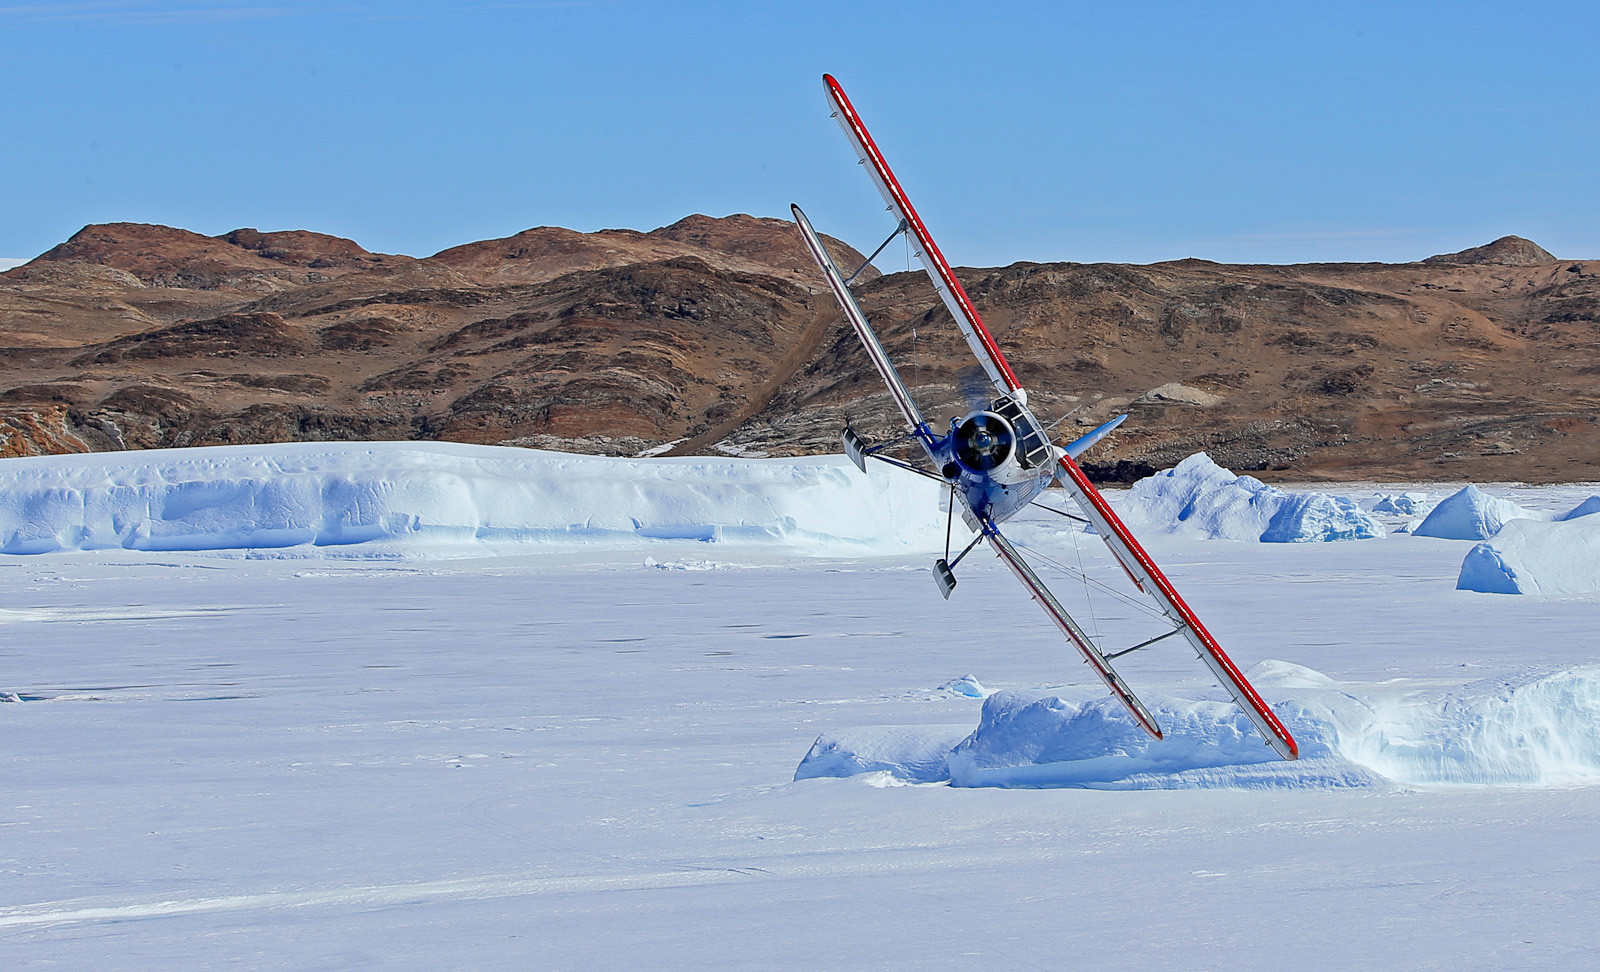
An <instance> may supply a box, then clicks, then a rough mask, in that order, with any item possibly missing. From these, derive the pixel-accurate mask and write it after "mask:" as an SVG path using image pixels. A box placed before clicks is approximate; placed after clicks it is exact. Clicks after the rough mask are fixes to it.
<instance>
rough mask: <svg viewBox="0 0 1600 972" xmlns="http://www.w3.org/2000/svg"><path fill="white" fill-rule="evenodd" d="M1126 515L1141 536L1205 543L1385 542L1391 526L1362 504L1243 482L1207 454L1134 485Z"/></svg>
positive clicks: (1123, 508) (1123, 509) (1246, 478)
mask: <svg viewBox="0 0 1600 972" xmlns="http://www.w3.org/2000/svg"><path fill="white" fill-rule="evenodd" d="M1119 512H1121V513H1122V516H1123V519H1124V520H1126V521H1127V522H1128V525H1129V526H1130V527H1132V528H1133V531H1134V532H1135V533H1139V532H1142V531H1146V532H1151V533H1167V534H1174V535H1179V536H1188V537H1196V538H1200V539H1205V540H1259V541H1262V542H1264V543H1306V542H1312V541H1321V540H1366V539H1372V538H1376V537H1381V536H1383V535H1384V528H1383V525H1382V524H1381V523H1379V522H1378V521H1377V520H1375V519H1373V518H1372V517H1371V516H1370V515H1368V514H1367V513H1366V512H1365V511H1363V510H1362V509H1361V507H1360V506H1358V505H1356V502H1355V501H1354V500H1351V499H1348V498H1346V497H1343V496H1329V495H1327V494H1324V493H1291V492H1285V491H1284V490H1281V489H1277V488H1275V487H1272V486H1268V485H1267V484H1266V483H1263V482H1262V481H1261V480H1259V479H1256V478H1255V477H1253V476H1236V475H1234V474H1233V473H1231V472H1229V471H1228V470H1226V469H1224V468H1222V467H1221V466H1219V465H1217V464H1216V463H1215V462H1212V461H1211V457H1210V456H1208V455H1206V454H1205V453H1203V452H1197V453H1195V454H1194V455H1192V456H1190V457H1189V458H1187V459H1185V460H1183V461H1182V462H1180V463H1178V464H1177V465H1176V466H1174V467H1173V468H1171V469H1168V470H1165V471H1163V472H1159V473H1156V474H1155V475H1153V476H1148V477H1146V478H1144V479H1141V480H1139V481H1138V482H1137V483H1134V484H1133V487H1132V488H1131V489H1129V490H1128V494H1127V497H1126V499H1125V500H1124V502H1123V505H1122V506H1121V508H1120V510H1119Z"/></svg>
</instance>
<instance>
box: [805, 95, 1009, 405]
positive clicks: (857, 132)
mask: <svg viewBox="0 0 1600 972" xmlns="http://www.w3.org/2000/svg"><path fill="white" fill-rule="evenodd" d="M822 80H823V83H824V84H825V85H826V86H827V89H828V96H829V98H830V99H831V100H832V101H833V103H834V105H835V107H836V108H837V110H838V111H839V112H840V113H841V116H842V117H843V118H844V119H845V120H846V122H847V123H848V126H849V128H848V130H849V131H850V133H851V134H852V136H853V137H854V140H855V142H856V143H857V145H858V146H859V147H860V148H861V150H862V152H863V154H864V155H865V156H866V158H868V159H869V160H871V162H872V167H873V169H875V170H876V174H877V181H878V183H879V186H880V188H882V189H883V190H884V195H885V196H887V197H888V198H889V201H890V203H891V205H893V206H894V207H895V208H896V209H898V210H900V215H901V217H902V218H904V219H905V221H906V223H907V225H909V226H910V227H911V232H912V233H913V234H914V235H915V236H916V238H917V244H918V245H919V246H921V247H922V252H923V253H924V254H926V255H927V257H928V264H929V265H930V266H929V269H930V271H931V272H932V273H933V274H934V275H935V276H936V278H937V281H936V282H942V283H943V284H944V289H945V290H947V291H948V292H949V294H950V296H951V297H952V298H953V299H954V300H955V302H956V304H957V307H955V308H952V310H953V311H959V313H958V314H957V316H958V317H965V318H966V319H967V322H968V323H969V324H970V325H971V327H972V330H973V332H974V333H975V334H976V335H977V337H978V340H979V342H980V343H981V344H982V347H983V350H984V352H985V353H987V354H988V356H989V359H990V361H992V362H993V364H994V367H995V369H996V370H997V371H999V373H1000V375H1001V376H1002V378H1003V379H1004V381H1005V383H1006V385H1007V386H1008V388H1009V390H1011V391H1016V390H1017V389H1019V388H1021V387H1022V383H1021V382H1019V381H1018V380H1017V376H1016V374H1015V373H1014V372H1013V371H1012V370H1011V365H1010V364H1009V363H1008V362H1007V361H1006V356H1005V355H1004V354H1002V353H1001V352H1000V346H999V345H998V344H996V343H995V341H994V338H993V337H992V336H991V335H990V334H989V329H988V328H987V327H985V326H984V324H983V318H982V317H979V316H978V311H977V308H975V307H973V306H972V298H970V297H968V296H967V291H966V289H965V288H963V287H962V286H961V281H959V280H957V279H956V275H955V273H954V272H953V271H952V270H951V269H950V264H949V262H948V261H946V260H945V258H944V254H943V253H941V252H940V251H939V246H938V244H936V243H934V242H933V237H932V236H930V235H929V234H928V228H927V227H926V226H924V225H923V224H922V217H920V216H918V215H917V210H916V207H914V206H912V205H911V200H910V198H908V197H907V196H906V193H905V190H904V189H902V188H900V181H899V180H898V179H896V178H895V176H894V172H893V170H891V169H890V168H889V163H888V162H887V161H885V159H884V157H883V153H882V152H880V151H879V150H878V143H877V142H874V141H873V140H872V135H871V134H870V133H869V132H868V131H867V127H866V126H865V125H863V124H862V123H861V116H860V115H857V114H856V110H855V106H853V105H851V104H850V99H849V98H848V97H847V96H846V95H845V93H844V89H843V88H841V87H839V82H838V81H835V80H834V78H833V75H831V74H824V75H823V76H822Z"/></svg>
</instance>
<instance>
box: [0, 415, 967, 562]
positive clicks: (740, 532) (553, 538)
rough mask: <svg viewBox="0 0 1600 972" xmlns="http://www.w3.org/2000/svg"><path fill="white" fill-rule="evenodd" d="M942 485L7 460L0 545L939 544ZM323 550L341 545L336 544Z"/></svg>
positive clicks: (428, 466) (551, 466)
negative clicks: (698, 542)
mask: <svg viewBox="0 0 1600 972" xmlns="http://www.w3.org/2000/svg"><path fill="white" fill-rule="evenodd" d="M943 525H944V520H943V510H942V508H941V507H940V504H939V497H938V487H937V485H935V484H931V483H929V482H928V481H926V480H923V479H921V478H920V477H916V476H911V475H908V474H904V473H900V472H898V471H895V470H892V469H889V468H888V467H882V466H880V467H877V468H874V469H873V471H872V473H871V474H870V475H867V476H862V475H861V474H860V472H859V471H858V470H856V469H855V468H854V467H853V466H851V464H850V463H849V462H848V461H846V460H845V459H843V458H842V457H825V458H817V459H789V460H763V461H750V460H743V461H741V460H736V459H647V460H627V459H613V458H606V457H598V456H578V455H569V454H565V453H555V452H539V451H535V450H530V449H511V448H500V447H494V446H473V445H458V444H453V443H422V442H365V443H294V444H284V445H267V446H233V447H221V448H205V449H168V450H154V451H148V452H115V453H95V454H91V455H80V456H59V457H47V458H37V459H35V458H28V459H6V460H0V552H3V553H18V554H35V553H50V552H55V551H63V550H98V549H125V550H144V551H157V550H163V551H177V550H191V551H192V550H244V549H251V550H258V551H259V550H263V549H274V550H278V551H280V552H281V553H285V554H290V555H293V554H295V553H302V554H305V553H340V554H343V555H346V556H363V555H373V554H384V553H389V554H392V553H395V552H399V553H403V554H409V555H412V556H415V555H418V554H420V553H424V552H428V553H435V554H438V553H442V552H445V551H447V550H449V548H452V547H455V548H461V547H463V546H467V547H478V548H480V549H481V548H482V546H483V545H494V544H502V545H504V544H510V545H529V544H537V545H539V546H540V547H545V548H548V547H549V546H551V545H557V546H559V545H595V544H616V543H625V544H633V543H637V542H639V541H648V540H683V539H689V540H701V541H716V542H722V543H762V544H776V545H782V546H785V547H789V548H793V549H796V550H800V551H806V552H810V553H815V554H824V553H840V554H847V553H852V552H855V553H866V552H872V551H878V552H901V551H908V550H933V549H935V548H936V547H937V546H938V544H939V543H940V542H942V539H943V536H942V534H943ZM331 548H345V549H343V550H335V549H331Z"/></svg>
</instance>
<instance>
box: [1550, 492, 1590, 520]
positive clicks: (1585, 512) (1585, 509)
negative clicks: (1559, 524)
mask: <svg viewBox="0 0 1600 972" xmlns="http://www.w3.org/2000/svg"><path fill="white" fill-rule="evenodd" d="M1592 513H1600V496H1591V497H1589V498H1588V499H1586V500H1584V501H1583V502H1582V503H1579V504H1578V505H1577V506H1574V507H1573V508H1572V509H1570V510H1568V511H1567V512H1565V513H1563V514H1561V515H1560V516H1558V517H1556V519H1558V520H1576V519H1577V518H1578V517H1580V516H1589V515H1590V514H1592Z"/></svg>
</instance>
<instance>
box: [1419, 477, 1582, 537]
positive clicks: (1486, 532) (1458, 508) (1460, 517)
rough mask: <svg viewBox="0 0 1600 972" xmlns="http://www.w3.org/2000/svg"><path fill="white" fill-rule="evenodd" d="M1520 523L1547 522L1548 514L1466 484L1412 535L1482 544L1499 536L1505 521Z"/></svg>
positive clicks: (1440, 505)
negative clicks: (1522, 521)
mask: <svg viewBox="0 0 1600 972" xmlns="http://www.w3.org/2000/svg"><path fill="white" fill-rule="evenodd" d="M1519 519H1522V520H1548V519H1551V514H1549V513H1545V512H1541V511H1535V510H1529V509H1525V508H1523V507H1521V506H1518V505H1517V504H1516V503H1514V502H1512V501H1511V500H1508V499H1501V498H1499V497H1497V496H1491V495H1489V494H1488V493H1485V492H1484V491H1483V490H1481V489H1479V488H1478V487H1477V486H1474V485H1471V484H1469V485H1467V486H1464V487H1462V489H1461V490H1460V491H1458V492H1455V493H1451V494H1450V495H1449V496H1446V497H1445V498H1444V499H1442V500H1440V501H1439V504H1438V505H1437V506H1435V507H1434V508H1433V511H1432V512H1430V513H1429V514H1428V515H1427V517H1426V518H1425V519H1423V521H1422V523H1421V525H1420V526H1418V527H1417V528H1416V529H1414V530H1412V531H1411V532H1412V533H1413V534H1414V535H1416V536H1419V537H1440V538H1442V539H1445V540H1482V539H1485V538H1486V537H1492V536H1494V535H1495V534H1496V533H1498V532H1500V528H1501V527H1502V526H1504V525H1505V524H1506V523H1507V522H1508V521H1510V520H1519Z"/></svg>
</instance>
